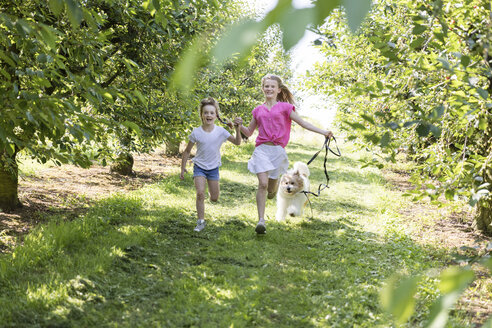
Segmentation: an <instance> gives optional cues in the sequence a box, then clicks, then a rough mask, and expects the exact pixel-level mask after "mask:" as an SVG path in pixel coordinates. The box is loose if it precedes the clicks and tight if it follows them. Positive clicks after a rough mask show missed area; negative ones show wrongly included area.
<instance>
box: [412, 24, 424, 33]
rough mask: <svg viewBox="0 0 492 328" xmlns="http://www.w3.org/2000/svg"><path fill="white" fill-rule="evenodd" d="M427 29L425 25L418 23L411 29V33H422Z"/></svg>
mask: <svg viewBox="0 0 492 328" xmlns="http://www.w3.org/2000/svg"><path fill="white" fill-rule="evenodd" d="M426 29H427V27H426V26H424V25H420V24H415V26H414V27H413V30H412V34H415V35H419V34H422V32H424V31H425V30H426Z"/></svg>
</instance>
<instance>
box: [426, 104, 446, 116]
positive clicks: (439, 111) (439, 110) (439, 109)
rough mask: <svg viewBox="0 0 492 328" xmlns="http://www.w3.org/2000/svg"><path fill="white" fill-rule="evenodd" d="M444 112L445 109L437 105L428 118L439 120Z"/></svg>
mask: <svg viewBox="0 0 492 328" xmlns="http://www.w3.org/2000/svg"><path fill="white" fill-rule="evenodd" d="M444 110H445V108H444V106H443V105H442V104H441V105H439V106H437V107H435V108H434V110H433V111H432V114H431V115H430V117H429V118H432V119H438V118H440V117H441V116H443V115H444Z"/></svg>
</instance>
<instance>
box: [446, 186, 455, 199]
mask: <svg viewBox="0 0 492 328" xmlns="http://www.w3.org/2000/svg"><path fill="white" fill-rule="evenodd" d="M454 195H455V191H454V190H453V189H446V191H445V192H444V196H445V197H446V199H447V200H453V199H454Z"/></svg>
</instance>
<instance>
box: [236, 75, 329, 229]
mask: <svg viewBox="0 0 492 328" xmlns="http://www.w3.org/2000/svg"><path fill="white" fill-rule="evenodd" d="M261 88H262V90H263V94H264V95H265V102H264V103H263V104H262V105H260V106H258V107H256V108H255V109H254V110H253V112H252V115H253V118H252V119H251V122H250V123H249V126H248V127H245V126H242V127H241V132H242V133H243V134H244V135H245V136H247V137H250V136H251V135H252V134H253V132H254V131H255V130H256V128H257V127H258V137H257V138H256V148H255V150H254V152H253V155H252V156H251V159H250V160H249V162H248V169H249V171H250V172H251V173H254V174H256V176H257V177H258V191H257V193H256V207H257V209H258V224H257V225H256V229H255V230H256V233H258V234H264V233H265V232H266V227H265V219H264V217H265V203H266V198H267V194H268V198H270V199H271V198H273V197H275V195H276V193H277V188H278V178H279V176H280V175H281V174H283V173H284V172H285V171H286V170H287V168H288V167H289V159H288V158H287V153H286V152H285V146H287V143H288V142H289V138H290V127H291V122H292V121H294V122H296V123H297V124H299V125H300V126H301V127H303V128H304V129H307V130H310V131H313V132H316V133H319V134H322V135H324V136H325V137H330V138H331V137H332V136H333V133H332V132H331V131H328V130H323V129H320V128H318V127H316V126H314V125H313V124H311V123H309V122H306V121H304V120H303V119H302V118H301V117H300V116H299V114H297V112H296V111H295V106H294V105H293V104H294V96H293V95H292V93H291V92H290V90H289V89H288V88H287V87H286V86H285V85H284V84H283V82H282V79H281V78H280V77H278V76H276V75H273V74H268V75H266V76H265V77H264V78H263V79H262V80H261Z"/></svg>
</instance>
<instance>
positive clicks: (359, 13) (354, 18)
mask: <svg viewBox="0 0 492 328" xmlns="http://www.w3.org/2000/svg"><path fill="white" fill-rule="evenodd" d="M342 6H343V7H345V10H346V12H347V20H348V25H349V27H350V29H351V30H352V32H355V31H356V30H357V29H358V28H359V26H360V24H361V23H362V21H363V20H364V17H366V14H367V13H368V12H369V9H370V8H371V0H342Z"/></svg>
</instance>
